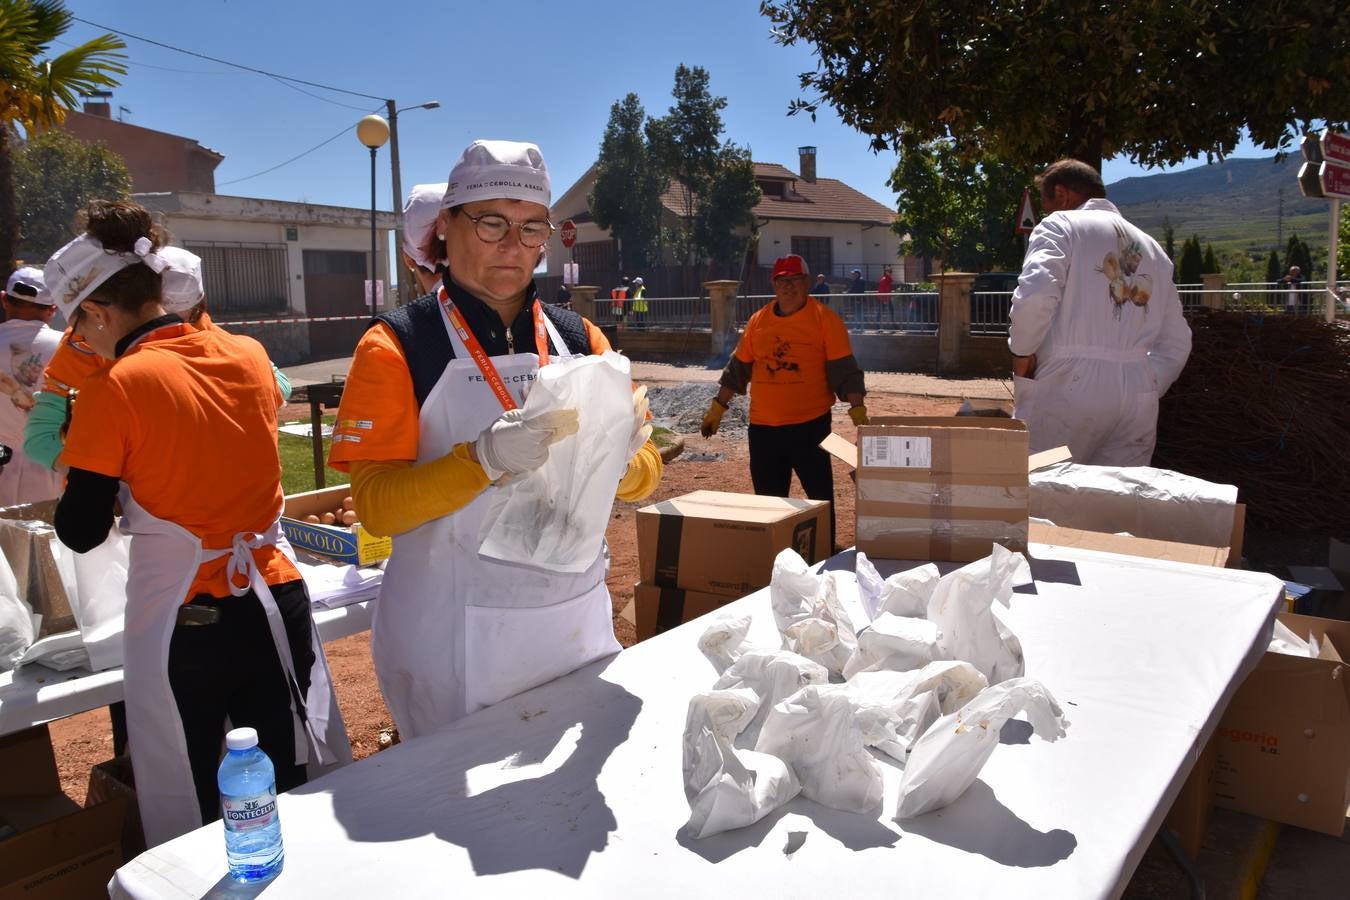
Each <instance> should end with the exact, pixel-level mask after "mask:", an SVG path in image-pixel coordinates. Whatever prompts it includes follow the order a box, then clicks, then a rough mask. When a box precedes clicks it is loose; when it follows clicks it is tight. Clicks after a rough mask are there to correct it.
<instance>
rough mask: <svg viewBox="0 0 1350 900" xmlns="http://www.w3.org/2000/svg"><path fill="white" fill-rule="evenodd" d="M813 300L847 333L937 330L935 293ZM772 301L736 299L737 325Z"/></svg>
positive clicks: (751, 297)
mask: <svg viewBox="0 0 1350 900" xmlns="http://www.w3.org/2000/svg"><path fill="white" fill-rule="evenodd" d="M816 299H817V300H819V301H820V302H822V303H824V304H825V305H826V306H828V307H829V308H830V309H832V310H834V311H835V312H836V313H838V314H839V317H840V318H841V319H843V320H844V324H845V325H847V326H848V327H849V330H850V331H854V332H868V331H881V332H913V333H918V334H935V333H936V332H937V330H938V295H937V293H936V292H935V291H898V292H894V293H890V294H878V293H875V292H872V293H864V294H820V295H816ZM772 301H773V295H772V294H748V295H742V296H739V297H737V298H736V322H737V324H742V325H743V324H744V323H745V322H746V321H747V320H749V318H750V317H751V316H752V315H754V314H755V313H756V312H758V311H759V310H760V309H761V308H762V307H764V306H767V305H768V304H769V303H771V302H772Z"/></svg>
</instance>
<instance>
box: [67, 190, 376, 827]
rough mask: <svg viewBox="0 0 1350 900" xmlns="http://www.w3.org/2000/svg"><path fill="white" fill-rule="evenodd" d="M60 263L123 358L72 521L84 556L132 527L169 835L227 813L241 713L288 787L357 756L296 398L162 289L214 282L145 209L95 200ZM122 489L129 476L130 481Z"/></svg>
mask: <svg viewBox="0 0 1350 900" xmlns="http://www.w3.org/2000/svg"><path fill="white" fill-rule="evenodd" d="M87 216H88V231H87V233H86V234H84V235H82V236H81V237H79V238H76V239H75V240H74V241H72V242H70V243H69V244H67V245H66V246H65V247H63V248H62V249H61V250H59V251H57V253H56V254H55V255H54V256H53V257H52V258H51V260H49V261H48V263H47V269H46V276H47V280H48V283H49V284H50V285H52V293H53V296H54V298H55V299H56V302H57V304H58V305H59V306H61V308H62V311H63V312H64V313H65V314H66V317H67V319H69V320H70V321H71V327H72V333H73V335H74V336H75V337H77V338H79V339H81V340H83V341H84V342H85V343H86V344H88V345H89V346H90V347H91V348H93V349H94V350H95V351H96V352H97V353H98V354H99V355H100V356H103V357H105V358H107V359H109V360H111V361H112V362H111V364H110V365H109V366H108V367H107V368H106V369H104V370H103V371H101V372H99V373H98V374H96V375H94V376H93V377H92V378H90V379H89V381H88V383H87V384H86V385H85V387H84V388H83V389H82V392H81V399H80V401H79V402H78V403H77V404H76V405H75V409H74V413H73V415H72V418H71V425H70V431H69V434H68V435H67V440H66V445H65V449H64V450H63V451H62V455H61V459H62V462H64V463H65V464H66V465H68V466H69V474H68V478H67V485H66V491H65V493H64V494H63V495H62V497H61V500H60V503H59V504H58V506H57V510H56V519H55V525H56V531H57V535H58V537H60V539H61V541H62V542H63V543H65V544H66V545H67V546H69V547H70V548H71V549H73V550H75V551H76V552H77V553H80V552H88V551H89V550H91V549H93V548H94V547H96V546H98V545H100V544H101V543H103V542H104V540H105V539H106V538H107V536H108V534H109V532H110V530H111V529H112V528H113V508H114V503H115V502H116V501H117V500H119V499H120V501H121V504H122V510H123V519H122V522H121V530H122V531H125V532H127V533H130V534H131V540H132V552H131V554H130V559H131V563H130V566H129V568H128V572H127V608H126V625H125V631H124V636H123V639H124V642H125V652H124V660H125V661H124V673H123V684H124V689H125V695H126V704H127V725H128V732H129V738H130V744H131V757H132V766H133V768H134V770H135V773H136V787H137V798H138V800H139V803H140V807H141V817H142V820H143V822H144V824H145V832H146V839H147V840H148V841H149V842H150V843H151V844H152V845H153V844H157V843H160V842H162V841H165V840H168V839H170V838H172V837H175V836H177V835H178V834H182V833H184V832H186V831H189V830H191V829H193V828H196V827H199V826H200V825H201V824H203V823H204V822H208V821H211V820H213V819H215V818H218V817H219V815H220V807H219V795H218V791H217V788H216V781H215V773H216V766H217V765H218V763H219V758H220V746H221V741H222V739H223V737H224V734H225V724H226V720H227V719H228V720H229V721H230V722H231V723H232V724H233V725H234V726H235V727H240V726H252V727H255V728H257V730H258V734H259V741H260V743H261V745H262V747H263V750H264V751H265V752H266V753H267V754H268V756H269V757H271V759H272V761H273V764H274V765H275V767H276V777H277V786H278V788H279V789H280V790H283V791H284V790H288V789H290V788H293V787H296V786H298V785H300V784H302V783H303V782H304V781H305V780H306V771H305V764H306V763H308V764H311V765H313V764H320V765H322V764H330V763H335V762H341V761H345V760H349V759H350V747H349V746H348V744H347V742H346V732H345V730H344V729H343V726H342V721H341V717H340V715H339V714H338V712H337V704H336V698H335V697H334V696H333V693H332V687H331V684H330V683H329V679H328V671H327V664H326V662H325V660H324V656H323V647H322V645H321V644H320V642H319V640H318V637H317V634H316V632H315V631H314V627H313V621H312V619H311V616H310V608H309V597H308V595H307V593H306V590H305V585H304V582H303V581H302V580H301V579H300V573H299V572H298V570H297V569H296V567H295V565H294V563H293V562H292V560H291V558H290V557H289V555H288V550H289V547H288V546H287V544H286V541H285V538H284V537H282V536H281V530H280V523H279V521H278V517H279V515H280V512H281V505H282V492H281V462H280V459H279V457H278V455H277V446H276V411H277V407H278V405H279V403H280V400H281V397H280V391H279V389H278V387H277V384H276V382H275V380H274V378H273V375H272V369H271V364H270V362H269V361H268V359H267V354H266V352H265V351H264V350H263V349H262V346H261V345H259V344H258V343H257V342H256V341H254V340H252V339H250V338H246V337H240V336H236V335H231V334H229V333H227V332H224V331H221V330H219V329H216V328H194V327H193V326H191V325H188V324H187V323H185V322H184V321H183V320H182V319H181V318H179V317H178V316H177V315H175V314H173V313H166V312H165V310H164V305H163V296H164V294H165V293H166V291H173V290H175V288H174V287H173V286H174V285H177V284H179V283H180V282H181V281H182V280H183V279H185V278H187V279H192V278H196V279H197V280H198V281H199V280H200V269H199V268H197V267H196V266H195V265H194V264H195V262H196V258H195V257H193V256H192V255H191V254H188V253H187V252H186V251H183V250H179V249H177V248H173V247H165V246H163V244H162V234H161V233H160V231H159V229H157V228H156V227H154V225H153V224H152V222H151V219H150V216H149V214H148V213H147V212H146V211H145V210H144V209H143V208H142V207H140V206H138V205H137V204H135V203H125V202H118V203H110V202H104V201H95V202H93V203H91V204H90V206H89V209H88V212H87ZM119 483H120V484H119Z"/></svg>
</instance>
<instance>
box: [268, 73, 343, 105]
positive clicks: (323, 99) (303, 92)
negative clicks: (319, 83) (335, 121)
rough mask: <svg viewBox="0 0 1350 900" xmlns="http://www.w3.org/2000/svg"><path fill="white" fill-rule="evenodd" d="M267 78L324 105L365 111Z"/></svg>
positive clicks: (274, 77) (282, 81) (286, 82)
mask: <svg viewBox="0 0 1350 900" xmlns="http://www.w3.org/2000/svg"><path fill="white" fill-rule="evenodd" d="M268 77H269V78H271V79H272V80H273V81H275V82H276V83H277V84H279V85H281V86H282V87H287V88H290V89H291V90H293V91H299V92H300V93H302V94H304V95H305V96H306V97H313V98H314V99H315V100H320V101H322V102H324V103H331V104H333V105H334V106H340V107H342V108H343V109H354V110H356V111H357V112H365V111H366V110H365V107H362V106H353V105H352V104H350V103H340V102H338V101H337V100H330V99H328V98H327V97H320V96H319V95H318V94H311V93H310V92H309V91H307V90H305V89H304V88H302V87H297V86H296V85H294V84H291V83H290V82H288V81H286V80H284V79H281V78H278V77H276V76H275V75H270V76H268Z"/></svg>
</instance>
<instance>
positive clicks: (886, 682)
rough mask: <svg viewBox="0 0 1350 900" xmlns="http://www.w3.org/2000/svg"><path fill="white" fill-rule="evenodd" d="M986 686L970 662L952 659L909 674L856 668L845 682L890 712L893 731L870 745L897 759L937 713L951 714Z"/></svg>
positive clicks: (859, 696) (857, 694)
mask: <svg viewBox="0 0 1350 900" xmlns="http://www.w3.org/2000/svg"><path fill="white" fill-rule="evenodd" d="M988 686H989V682H988V681H987V680H986V679H985V677H984V676H983V675H981V674H980V673H979V672H978V671H976V669H975V667H974V666H972V665H970V663H964V662H960V661H957V660H944V661H942V662H934V663H929V664H928V665H926V666H924V667H923V668H922V669H917V670H915V671H911V672H896V671H887V670H879V671H873V672H859V673H857V674H856V675H854V676H853V677H852V678H850V679H849V680H848V689H849V692H850V693H851V694H852V695H853V696H854V697H855V698H857V699H858V700H860V701H863V702H866V703H871V704H875V705H877V706H882V707H885V708H886V709H887V710H888V711H889V712H890V714H891V722H892V728H893V730H894V732H895V734H894V735H893V736H889V737H887V739H886V740H884V741H881V742H879V743H876V744H871V745H870V746H873V747H875V748H876V749H878V750H880V751H881V752H883V753H885V754H886V755H887V756H891V757H894V758H895V759H897V760H899V761H900V762H904V761H905V759H906V758H907V755H908V753H909V751H910V749H911V748H912V747H913V746H914V742H915V741H917V740H918V739H919V736H920V735H922V734H923V733H924V732H925V731H927V730H928V727H929V726H930V725H932V724H933V723H934V722H935V721H937V719H938V717H939V716H944V715H948V714H950V713H954V712H956V711H957V710H958V709H960V708H961V707H963V706H965V705H966V704H967V703H969V702H970V701H971V700H972V699H974V698H975V696H976V695H978V694H979V693H980V691H982V690H984V689H985V688H986V687H988Z"/></svg>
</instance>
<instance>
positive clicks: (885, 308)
mask: <svg viewBox="0 0 1350 900" xmlns="http://www.w3.org/2000/svg"><path fill="white" fill-rule="evenodd" d="M894 284H895V282H894V281H892V280H891V267H890V266H885V267H883V268H882V270H881V280H880V281H878V282H877V321H878V322H880V321H881V314H882V313H883V312H884V313H886V314H887V315H888V316H889V317H890V320H891V324H895V309H894V307H892V306H891V288H892V287H893V286H894Z"/></svg>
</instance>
